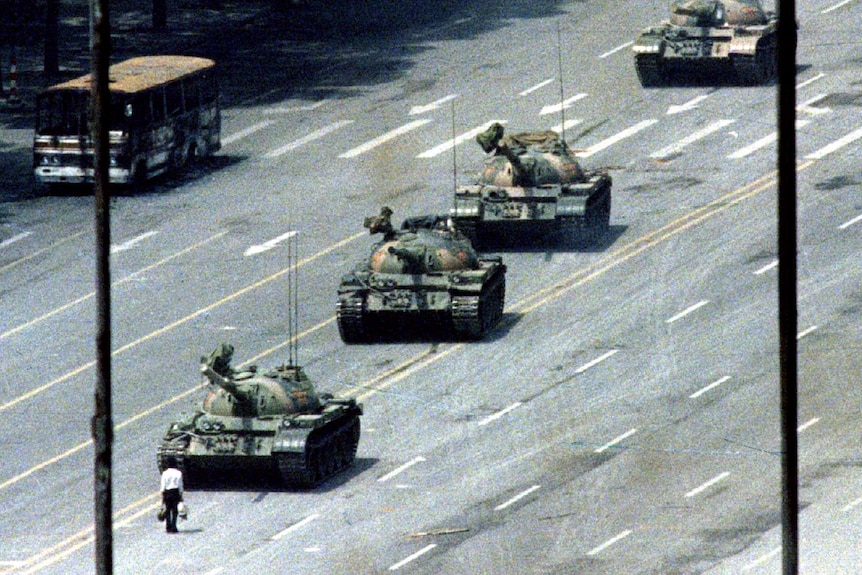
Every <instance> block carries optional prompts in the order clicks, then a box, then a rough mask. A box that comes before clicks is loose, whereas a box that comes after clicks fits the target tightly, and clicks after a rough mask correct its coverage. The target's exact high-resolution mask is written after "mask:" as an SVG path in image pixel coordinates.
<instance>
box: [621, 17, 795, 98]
mask: <svg viewBox="0 0 862 575" xmlns="http://www.w3.org/2000/svg"><path fill="white" fill-rule="evenodd" d="M777 25H778V18H777V16H776V15H775V13H774V12H767V11H766V10H764V9H763V6H762V5H761V3H760V0H678V1H676V2H674V3H673V4H672V5H671V17H670V20H665V21H664V22H662V23H661V25H660V26H654V27H650V28H647V29H646V30H644V31H643V32H642V33H641V34H640V36H638V38H637V39H636V40H635V43H634V45H633V46H632V49H633V50H634V56H635V69H636V70H637V74H638V79H639V80H640V83H641V85H642V86H644V87H651V86H660V85H662V84H666V83H668V82H669V81H670V80H671V79H672V78H673V76H674V75H675V74H678V73H680V72H682V73H697V74H701V75H706V76H708V75H722V76H723V75H732V76H734V77H735V80H736V81H737V82H738V83H740V84H744V85H754V84H764V83H766V82H769V81H770V80H772V79H773V78H774V77H775V75H776V73H777V59H776V54H775V38H776V30H777Z"/></svg>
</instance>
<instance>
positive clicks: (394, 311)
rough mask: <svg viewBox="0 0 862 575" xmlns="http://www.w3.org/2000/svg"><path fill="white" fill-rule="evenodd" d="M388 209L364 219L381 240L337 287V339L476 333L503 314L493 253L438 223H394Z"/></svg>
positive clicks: (501, 279)
mask: <svg viewBox="0 0 862 575" xmlns="http://www.w3.org/2000/svg"><path fill="white" fill-rule="evenodd" d="M391 215H392V211H391V210H389V208H383V210H381V214H380V215H379V216H376V217H374V218H366V220H365V224H364V225H365V227H367V228H368V229H369V231H370V233H371V234H383V241H381V242H379V243H376V244H375V245H374V246H373V247H372V249H371V253H370V254H369V256H368V257H367V258H366V259H364V260H363V261H362V262H360V263H359V265H357V266H356V267H355V268H354V269H353V271H352V272H350V273H348V274H346V275H345V276H343V277H342V279H341V284H340V285H339V286H338V303H337V311H336V316H337V320H338V332H339V334H340V335H341V339H342V340H343V341H344V342H345V343H358V342H364V341H369V340H373V339H379V338H386V339H389V338H391V337H393V336H407V337H415V336H418V337H421V338H425V337H428V335H429V334H431V333H434V332H437V333H441V332H442V333H444V334H448V335H453V336H454V337H455V338H457V339H479V338H481V337H482V336H484V335H485V333H486V332H487V331H488V330H489V329H491V328H492V327H493V326H494V325H496V324H497V322H499V321H500V319H501V318H502V316H503V303H504V299H505V294H506V266H505V265H504V264H503V262H502V259H501V258H500V256H479V255H478V254H477V253H476V251H475V250H474V249H473V246H472V245H471V244H470V241H469V240H468V239H467V238H466V237H465V236H464V235H463V234H461V233H460V232H458V231H457V230H455V229H452V228H451V227H448V226H446V225H440V226H433V227H432V228H430V229H429V228H417V229H409V230H394V229H393V227H392V223H391V221H390V216H391Z"/></svg>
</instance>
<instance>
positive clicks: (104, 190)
mask: <svg viewBox="0 0 862 575" xmlns="http://www.w3.org/2000/svg"><path fill="white" fill-rule="evenodd" d="M108 4H109V0H90V17H91V21H92V26H93V27H92V30H91V38H92V44H93V45H92V76H91V78H92V85H91V87H90V136H91V138H92V140H93V150H94V156H93V161H94V164H93V187H94V196H95V208H96V392H95V411H94V414H93V420H92V433H93V446H94V448H95V457H94V481H93V483H94V490H95V497H94V500H95V506H94V507H95V535H96V542H95V551H96V557H95V560H96V574H97V575H111V574H112V573H113V572H114V559H113V551H114V545H113V525H112V519H111V515H112V513H111V512H112V508H113V491H112V485H111V483H112V479H113V477H112V473H111V457H112V449H113V443H114V424H113V418H112V416H111V271H110V265H109V256H110V243H111V228H110V207H111V205H110V201H111V197H110V196H111V194H110V189H109V177H108V176H109V172H108V170H109V167H110V164H109V161H110V156H109V153H108V147H109V140H108V130H109V122H110V119H109V118H110V116H109V110H110V103H111V94H110V90H109V88H108V66H109V61H110V55H111V27H110V20H109V18H108Z"/></svg>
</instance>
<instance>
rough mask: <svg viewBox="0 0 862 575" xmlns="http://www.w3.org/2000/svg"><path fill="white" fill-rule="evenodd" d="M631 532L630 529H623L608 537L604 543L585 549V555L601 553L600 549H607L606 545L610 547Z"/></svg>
mask: <svg viewBox="0 0 862 575" xmlns="http://www.w3.org/2000/svg"><path fill="white" fill-rule="evenodd" d="M631 534H632V530H631V529H626V530H625V531H623V532H622V533H620V534H619V535H616V536H614V537H611V538H610V539H608V540H607V541H605V542H604V543H602V544H601V545H599V546H598V547H593V548H592V549H590V550H589V551H587V555H590V556H593V555H598V554H599V553H601V552H602V551H604V550H605V549H607V548H608V547H610V546H611V545H613V544H614V543H616V542H617V541H619V540H621V539H625V538H626V537H628V536H629V535H631Z"/></svg>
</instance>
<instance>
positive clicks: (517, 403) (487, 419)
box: [479, 401, 523, 425]
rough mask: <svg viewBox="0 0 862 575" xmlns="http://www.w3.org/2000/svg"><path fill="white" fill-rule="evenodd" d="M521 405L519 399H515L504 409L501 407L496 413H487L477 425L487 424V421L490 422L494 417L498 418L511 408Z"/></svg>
mask: <svg viewBox="0 0 862 575" xmlns="http://www.w3.org/2000/svg"><path fill="white" fill-rule="evenodd" d="M521 405H523V404H522V403H521V402H520V401H516V402H515V403H513V404H512V405H510V406H509V407H507V408H506V409H502V410H500V411H498V412H497V413H494V414H492V415H489V416H488V417H486V418H485V419H483V420H482V421H480V422H479V425H488V424H489V423H491V422H492V421H494V420H495V419H499V418H501V417H503V416H504V415H506V414H507V413H509V412H510V411H512V410H513V409H517V408H518V407H520V406H521Z"/></svg>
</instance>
